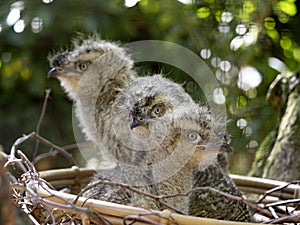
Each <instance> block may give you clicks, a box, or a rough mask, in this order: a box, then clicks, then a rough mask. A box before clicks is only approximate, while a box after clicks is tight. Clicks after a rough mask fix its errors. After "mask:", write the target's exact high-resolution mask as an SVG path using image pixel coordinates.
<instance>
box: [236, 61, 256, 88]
mask: <svg viewBox="0 0 300 225" xmlns="http://www.w3.org/2000/svg"><path fill="white" fill-rule="evenodd" d="M261 82H262V76H261V74H260V73H259V72H258V70H257V69H256V68H254V67H252V66H244V67H242V68H241V70H240V72H239V75H238V82H237V86H238V87H239V88H240V89H242V90H244V91H247V90H248V89H249V88H256V87H257V86H258V85H260V83H261Z"/></svg>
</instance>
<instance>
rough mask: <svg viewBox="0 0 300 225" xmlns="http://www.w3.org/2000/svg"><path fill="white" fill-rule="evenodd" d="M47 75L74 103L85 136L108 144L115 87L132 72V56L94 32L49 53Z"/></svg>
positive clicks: (99, 144) (100, 145) (131, 76)
mask: <svg viewBox="0 0 300 225" xmlns="http://www.w3.org/2000/svg"><path fill="white" fill-rule="evenodd" d="M49 61H50V65H51V67H52V69H51V70H50V71H49V73H48V76H49V77H56V78H58V79H59V80H60V84H61V86H62V87H63V88H64V90H65V92H66V93H67V95H68V96H69V97H70V99H72V100H73V101H74V103H75V112H76V116H77V118H78V120H79V123H80V127H81V129H82V132H83V133H84V134H85V136H86V139H87V140H90V141H92V142H93V143H95V144H96V146H97V147H98V148H100V149H103V150H105V149H106V148H109V147H110V146H109V144H110V143H109V142H110V141H108V140H109V139H110V136H112V135H113V134H112V133H113V132H112V129H111V123H110V122H109V117H110V115H111V107H112V104H113V101H114V99H115V97H116V95H117V94H118V89H119V88H123V87H125V86H127V85H128V84H129V83H130V82H131V81H132V80H133V79H134V78H135V77H136V76H135V72H134V70H133V60H132V59H131V57H130V55H129V54H127V52H126V51H125V49H123V48H122V47H120V46H119V45H117V44H115V43H112V42H108V41H104V40H101V39H100V38H99V37H98V36H97V35H95V36H93V37H90V38H88V39H86V40H82V41H80V40H77V41H75V42H74V48H73V50H70V51H63V52H59V53H56V54H54V55H52V56H50V57H49Z"/></svg>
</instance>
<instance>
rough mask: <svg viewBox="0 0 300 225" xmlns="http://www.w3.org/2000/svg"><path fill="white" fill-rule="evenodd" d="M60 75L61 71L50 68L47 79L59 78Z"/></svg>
mask: <svg viewBox="0 0 300 225" xmlns="http://www.w3.org/2000/svg"><path fill="white" fill-rule="evenodd" d="M61 75H63V72H62V70H59V69H57V68H55V67H53V68H51V69H50V70H49V72H48V78H50V77H59V76H61Z"/></svg>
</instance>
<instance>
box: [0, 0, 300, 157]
mask: <svg viewBox="0 0 300 225" xmlns="http://www.w3.org/2000/svg"><path fill="white" fill-rule="evenodd" d="M45 2H49V3H48V4H46V3H44V2H43V1H29V0H23V1H6V2H5V3H0V4H2V5H1V10H0V29H1V32H0V39H1V46H0V108H1V111H0V143H1V144H2V145H4V146H5V148H6V149H7V148H8V147H9V146H10V145H11V144H12V141H13V140H14V139H15V138H16V137H18V136H20V135H21V134H22V133H24V132H25V133H26V132H29V131H32V130H34V129H35V126H36V123H37V121H38V116H39V114H40V111H41V107H42V102H43V96H44V90H45V89H46V88H51V89H52V99H51V100H50V103H49V106H48V109H47V113H46V116H45V120H44V121H43V124H42V127H41V132H42V134H44V136H46V137H49V138H50V139H52V140H53V141H54V142H55V143H58V144H68V143H72V142H74V138H73V134H72V127H71V107H72V104H71V103H70V102H69V101H68V100H67V99H66V97H65V95H64V93H63V92H62V90H61V89H60V87H59V85H58V82H57V81H56V80H48V79H47V78H46V74H47V71H48V70H49V69H50V68H49V66H48V62H47V56H48V54H49V53H51V52H52V51H55V50H59V49H60V48H61V47H68V46H69V45H70V40H71V39H72V38H73V37H74V36H76V33H77V32H82V33H87V34H92V33H93V32H99V33H101V35H102V37H103V38H105V39H110V40H115V41H121V42H124V43H126V42H130V41H135V40H147V39H159V40H164V41H172V42H176V43H178V44H180V45H183V46H185V47H187V48H189V49H191V50H192V51H194V52H196V53H197V54H201V51H202V50H205V49H206V50H207V52H209V53H210V54H209V57H208V55H207V57H206V56H205V57H204V60H205V62H206V63H207V64H208V65H209V67H210V68H211V69H212V71H213V72H214V73H215V74H216V76H217V78H218V79H219V81H220V85H221V88H222V92H223V94H224V96H225V97H226V105H227V109H228V113H229V117H230V122H229V129H230V131H229V132H230V133H231V134H232V136H233V145H234V148H235V149H236V151H240V152H243V151H250V152H254V150H255V148H253V149H252V148H251V145H250V148H249V143H250V142H251V141H257V142H258V143H260V142H261V141H262V140H263V138H264V136H266V134H267V133H268V132H269V131H270V130H271V129H273V127H274V126H275V123H276V118H277V115H276V114H275V112H274V111H273V109H271V108H270V107H269V106H268V105H267V103H266V102H265V94H266V92H267V88H268V85H269V84H270V83H271V82H272V80H273V79H274V77H275V76H276V74H277V73H278V71H276V70H274V69H272V68H271V67H270V66H269V65H268V59H269V57H276V58H278V59H280V60H281V61H282V62H284V63H285V64H286V66H287V67H288V68H289V69H290V70H296V69H297V68H298V64H299V62H300V43H299V42H300V39H297V37H299V35H300V34H299V32H300V30H299V29H298V27H299V19H300V17H299V13H298V11H299V8H297V5H296V1H292V0H280V1H275V0H267V1H259V0H256V1H250V0H244V1H233V0H226V1H225V0H217V1H215V0H213V1H212V0H196V1H195V2H194V3H193V4H182V3H181V2H179V1H176V0H153V1H149V0H141V1H139V2H138V3H137V4H136V5H135V6H133V7H130V8H127V7H126V6H125V5H124V1H123V0H111V1H105V0H90V1H84V0H64V1H58V0H54V1H50V0H48V1H46V0H45ZM13 8H17V9H20V19H21V20H24V23H25V25H26V26H25V28H24V30H22V31H21V32H20V31H18V32H19V33H17V32H16V27H15V26H16V24H15V25H14V24H11V25H8V24H7V18H8V16H9V13H10V12H11V11H12V9H13ZM241 40H242V42H238V41H241ZM208 50H209V51H208ZM202 57H203V56H202ZM214 61H215V62H217V63H216V65H215V66H214V63H213V62H214ZM225 61H228V62H229V63H230V69H229V70H228V71H227V70H226V68H225V69H224V68H223V69H222V68H221V67H220V64H218V63H220V62H225ZM248 65H249V66H252V67H255V68H257V70H258V71H259V73H260V74H261V75H262V78H263V79H262V82H261V83H260V84H259V85H258V86H257V87H251V88H248V89H247V90H246V89H245V90H243V89H242V88H241V87H240V86H239V85H238V82H239V79H240V78H239V75H238V73H239V70H240V69H241V68H242V67H243V66H248ZM150 66H153V64H152V65H150ZM161 70H162V71H163V72H166V73H168V76H169V77H172V76H173V71H175V72H174V77H175V80H178V81H183V80H184V79H185V78H184V79H183V78H182V75H181V74H180V72H178V71H176V70H174V69H172V68H168V67H167V66H166V67H163V66H162V65H159V66H157V64H154V67H152V68H151V69H150V71H155V72H160V71H161ZM145 73H147V72H145ZM249 76H251V75H249ZM187 84H188V85H190V86H193V87H194V85H192V84H191V83H190V82H186V85H187ZM192 89H193V92H192V93H191V94H192V95H193V96H194V97H195V98H197V97H198V98H201V97H199V96H196V95H199V94H201V91H199V90H198V89H195V88H192ZM241 118H244V119H246V121H247V125H246V127H244V128H238V127H237V125H236V124H237V121H238V120H239V119H241ZM246 128H247V130H248V132H245V129H246ZM250 131H251V132H250ZM245 133H247V134H245ZM252 143H253V142H252ZM247 146H248V147H247Z"/></svg>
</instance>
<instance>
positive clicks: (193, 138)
mask: <svg viewBox="0 0 300 225" xmlns="http://www.w3.org/2000/svg"><path fill="white" fill-rule="evenodd" d="M187 138H188V141H189V142H190V143H192V144H197V143H199V142H200V141H201V140H202V138H201V136H200V134H199V133H198V132H197V131H189V132H188V133H187Z"/></svg>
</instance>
